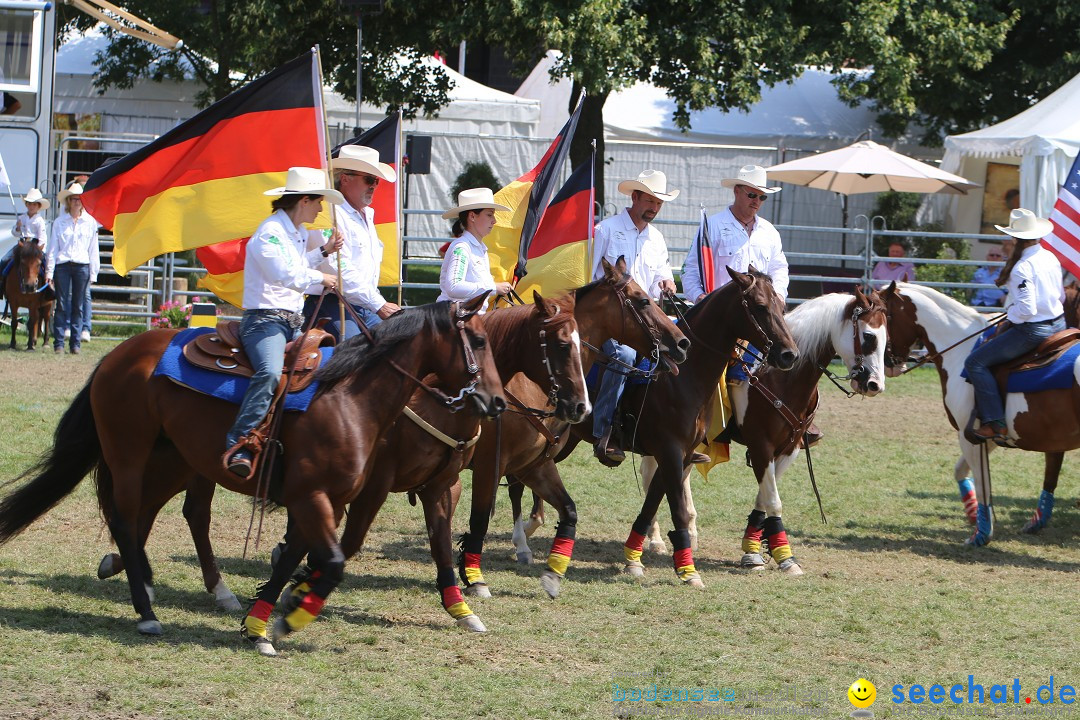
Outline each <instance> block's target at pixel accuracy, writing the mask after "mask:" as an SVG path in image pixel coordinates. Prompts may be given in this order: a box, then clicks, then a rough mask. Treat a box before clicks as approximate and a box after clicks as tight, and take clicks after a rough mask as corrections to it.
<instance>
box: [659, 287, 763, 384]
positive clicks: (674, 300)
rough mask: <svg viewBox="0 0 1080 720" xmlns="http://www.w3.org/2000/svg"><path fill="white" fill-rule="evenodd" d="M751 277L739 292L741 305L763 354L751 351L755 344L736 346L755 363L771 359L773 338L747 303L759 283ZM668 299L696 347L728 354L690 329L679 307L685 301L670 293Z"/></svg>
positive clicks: (742, 343)
mask: <svg viewBox="0 0 1080 720" xmlns="http://www.w3.org/2000/svg"><path fill="white" fill-rule="evenodd" d="M750 277H751V280H750V284H749V285H747V286H746V288H744V289H742V290H740V291H739V294H740V296H741V297H740V303H741V304H742V308H743V313H744V314H745V315H746V319H747V321H748V322H749V324H750V326H751V327H752V328H753V331H754V332H755V333H757V335H758V338H759V345H760V347H761V349H760V350H759V351H758V352H759V353H761V354H760V355H758V354H755V352H754V351H753V350H751V349H750V346H751V345H752V344H753V343H749V342H747V343H744V342H743V341H741V340H738V339H736V340H735V345H736V346H737V347H739V348H740V349H741V350H742V351H743V354H744V355H749V356H750V357H751V358H753V359H754V361H755V362H763V361H764V360H765V358H767V357H769V352H770V351H771V350H772V346H773V341H772V338H770V337H769V335H768V334H767V333H766V332H765V328H763V327H761V323H759V322H758V320H757V318H756V317H754V313H753V312H751V310H750V303H749V302H748V301H747V298H748V297H749V296H750V291H752V290H753V289H754V286H755V285H756V284H757V281H758V279H757V277H755V276H753V275H751V276H750ZM667 297H668V299H669V300H671V305H672V307H674V308H675V314H676V315H678V316H679V323H680V327H681V328H682V330H683V331H684V332H685V333H686V334H687V335H689V336H690V341H691V342H692V343H694V344H695V345H700V346H701V347H703V348H705V349H706V350H708V351H710V352H712V353H714V354H716V355H725V354H726V353H725V352H722V351H720V350H718V349H716V348H715V347H712V346H710V345H709V344H708V343H707V342H705V341H704V340H702V339H701V338H700V337H698V334H697V333H695V332H694V330H693V328H691V327H690V323H689V322H688V321H687V319H686V315H685V314H684V313H683V311H682V309H681V308H680V307H679V305H680V304H683V305H686V302H685V301H683V300H681V299H679V298H678V297H677V296H676V295H675V294H674V293H668V295H667ZM740 362H743V363H744V364H748V363H745V361H742V360H740Z"/></svg>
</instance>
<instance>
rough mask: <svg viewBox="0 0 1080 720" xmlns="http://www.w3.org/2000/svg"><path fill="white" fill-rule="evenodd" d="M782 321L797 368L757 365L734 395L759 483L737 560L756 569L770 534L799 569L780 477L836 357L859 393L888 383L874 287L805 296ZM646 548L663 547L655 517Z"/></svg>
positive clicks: (648, 464)
mask: <svg viewBox="0 0 1080 720" xmlns="http://www.w3.org/2000/svg"><path fill="white" fill-rule="evenodd" d="M785 320H786V321H787V325H788V327H789V328H790V329H791V336H792V337H793V338H794V339H795V342H796V344H797V345H798V348H799V359H798V361H797V362H796V363H795V366H794V367H793V368H792V369H791V370H789V371H787V372H785V373H780V372H777V371H776V370H775V368H771V367H769V366H767V365H766V366H763V367H759V368H758V369H757V370H756V371H755V372H754V374H753V376H752V378H753V379H752V380H751V382H750V383H748V384H747V385H749V387H747V386H743V387H742V388H740V390H739V391H736V392H733V393H732V403H733V405H734V414H735V422H736V424H737V430H736V431H735V433H734V434H733V439H735V440H737V441H738V442H740V443H742V444H743V445H746V447H747V451H748V456H749V459H750V464H751V465H752V467H753V468H754V474H755V475H756V476H757V481H758V493H757V499H756V501H755V503H754V510H753V511H752V512H751V513H750V516H749V518H748V519H747V528H746V532H745V533H744V535H743V542H742V545H743V557H742V560H741V561H740V565H742V566H743V567H746V568H751V569H761V568H763V567H764V566H765V559H764V557H763V555H762V550H761V546H762V542H761V541H762V537H765V538H766V539H767V541H768V543H769V553H770V555H771V556H772V558H773V559H774V560H776V562H777V566H778V567H779V568H780V570H781V571H783V572H784V573H787V574H789V575H801V574H802V572H803V571H802V568H801V567H800V566H799V564H798V562H797V561H796V560H795V557H794V556H793V555H792V553H791V548H790V544H789V543H788V540H787V534H786V532H785V530H784V525H783V521H782V520H781V514H782V504H781V501H780V493H779V491H778V486H779V484H780V476H781V475H783V473H784V471H785V470H786V469H787V468H788V467H789V466H790V465H791V463H792V461H793V460H794V459H795V458H796V457H797V456H798V454H799V449H800V447H801V446H802V439H803V435H804V433H805V432H806V428H808V427H809V426H810V423H811V421H812V420H813V418H814V414H815V413H816V412H817V407H818V390H817V386H818V381H819V380H820V379H821V376H822V374H823V373H824V371H825V370H824V369H825V368H826V367H827V366H828V364H829V363H830V362H831V361H832V359H833V357H834V356H836V355H837V354H839V355H840V358H841V360H842V361H843V363H844V367H845V368H847V379H848V380H849V381H850V383H851V389H852V390H853V391H854V392H856V393H858V394H860V395H865V396H867V397H872V396H874V395H877V394H878V393H880V392H882V391H883V390H884V389H885V347H886V335H885V305H884V303H883V302H882V300H881V298H880V297H879V296H878V294H877V293H876V292H870V293H868V294H865V295H864V294H863V293H862V292H861V291H860V290H858V289H856V290H855V294H854V296H852V295H849V294H846V293H832V294H829V295H822V296H821V297H817V298H814V299H812V300H808V301H806V302H805V303H803V304H802V305H800V306H799V307H797V308H796V309H795V310H792V311H791V312H789V313H788V314H787V315H785ZM777 403H779V405H777ZM655 470H656V463H655V461H653V459H652V458H645V459H644V460H643V461H642V464H641V478H642V483H643V484H644V486H645V487H646V488H648V486H649V484H650V483H651V481H652V478H653V473H654V472H655ZM690 474H691V473H690V469H689V468H687V469H686V470H685V471H684V472H683V486H684V491H685V493H686V496H687V498H688V500H689V508H690V516H691V518H692V521H691V528H690V529H691V539H692V541H693V543H694V545H696V539H697V525H696V517H697V512H696V510H695V509H694V507H693V499H692V498H691V495H690ZM649 547H650V549H652V550H658V551H660V552H665V551H666V547H665V545H664V541H663V539H662V536H661V535H660V527H659V524H658V523H656V521H655V520H654V521H653V525H652V528H651V529H650V531H649Z"/></svg>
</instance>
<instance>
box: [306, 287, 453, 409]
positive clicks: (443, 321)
mask: <svg viewBox="0 0 1080 720" xmlns="http://www.w3.org/2000/svg"><path fill="white" fill-rule="evenodd" d="M450 327H451V325H450V303H449V302H447V301H443V302H437V303H431V304H428V305H420V306H418V307H414V308H407V309H405V310H402V311H401V312H399V313H395V314H394V315H391V316H390V317H389V318H387V319H386V320H383V321H382V322H381V323H379V324H378V325H376V326H375V328H374V329H373V330H372V331H371V334H372V336H373V337H374V343H372V342H371V341H370V340H368V339H367V336H366V335H363V334H360V335H356V336H354V337H351V338H349V339H348V340H346V341H345V342H343V343H341V344H340V345H338V346H337V348H335V350H334V355H333V357H331V358H330V362H328V363H326V366H325V367H322V368H320V369H319V370H318V371H317V372H316V374H315V379H316V380H318V381H319V383H320V387H319V394H320V395H321V394H322V393H324V392H326V391H328V390H330V389H331V388H333V387H334V386H335V385H336V384H337V383H339V382H340V381H342V380H344V379H347V378H350V377H353V376H355V375H357V374H360V373H363V372H364V371H366V370H368V369H369V368H371V367H372V366H373V365H375V364H376V363H378V362H379V361H381V360H382V359H383V358H385V357H386V356H387V355H388V354H390V352H392V351H393V350H394V349H395V348H396V347H397V346H398V345H400V344H401V343H402V342H405V341H407V340H411V339H413V338H414V337H416V336H417V335H419V334H420V333H422V332H424V331H425V330H430V331H434V332H436V333H445V332H449V331H450Z"/></svg>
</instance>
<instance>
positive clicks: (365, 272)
mask: <svg viewBox="0 0 1080 720" xmlns="http://www.w3.org/2000/svg"><path fill="white" fill-rule="evenodd" d="M332 168H333V172H334V187H335V188H336V189H337V190H339V191H340V192H341V194H342V195H344V196H345V202H343V203H342V204H341V208H340V209H339V210H338V212H337V225H338V228H340V230H341V234H342V235H344V236H345V244H344V245H342V247H341V251H340V255H341V293H342V294H343V295H344V296H345V299H346V300H348V301H349V304H350V305H352V308H353V310H355V311H356V314H357V315H358V316H359V317H360V319H361V320H362V321H363V322H364V324H365V325H367V326H368V327H369V328H371V327H374V326H376V325H378V324H379V323H381V322H382V321H383V320H385V319H386V318H388V317H390V316H391V315H393V314H394V313H396V312H397V311H398V310H401V308H400V307H398V306H397V305H396V304H395V303H392V302H387V301H386V300H385V299H384V298H383V296H382V294H380V293H379V270H380V268H381V267H382V257H383V243H382V240H380V239H379V236H378V234H376V232H375V211H374V210H373V209H372V207H371V201H372V199H373V198H374V196H375V188H377V187H379V183H380V182H382V181H385V182H391V183H392V182H397V173H396V172H394V168H392V167H390V166H389V165H387V164H386V163H382V162H379V151H378V150H374V149H372V148H369V147H364V146H362V145H346V146H344V147H342V148H341V150H340V152H339V154H338V156H337V157H336V158H334V160H333V162H332ZM318 269H319V270H321V271H323V272H326V273H330V274H335V273H337V256H336V255H331V256H330V257H328V258H326V259H325V260H323V261H322V263H321V264H320V265H319V268H318ZM321 291H322V289H321V282H319V283H315V284H313V285H312V286H311V287H309V288H308V299H307V302H306V303H305V304H304V315H305V316H307V317H310V316H311V314H312V313H313V312H314V311H315V305H316V304H317V302H318V298H317V297H315V296H316V295H318V294H319V293H320V292H321ZM319 317H324V318H327V319H329V321H330V322H329V323H327V325H326V330H327V331H328V332H330V333H331V334H333V335H334V336H335V337H336V338H337V339H338V340H341V339H348V338H351V337H352V336H353V335H356V334H358V333H359V332H360V327H359V326H358V325H357V324H356V321H355V320H353V318H352V315H351V314H347V315H346V316H345V332H344V335H343V334H342V333H341V329H340V328H339V327H338V324H339V322H340V320H341V310H340V308H338V297H337V295H327V296H326V297H324V298H323V301H322V305H320V307H319Z"/></svg>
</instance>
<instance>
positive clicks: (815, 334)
mask: <svg viewBox="0 0 1080 720" xmlns="http://www.w3.org/2000/svg"><path fill="white" fill-rule="evenodd" d="M854 299H855V296H853V295H848V294H847V293H829V294H828V295H821V296H819V297H816V298H813V299H812V300H807V301H806V302H804V303H802V304H801V305H799V306H798V307H796V308H795V309H794V310H792V311H791V312H789V313H788V314H787V315H785V316H784V320H785V321H786V322H787V325H788V328H789V329H790V330H791V337H793V338H794V339H795V344H796V345H797V346H798V347H799V359H798V360H797V361H796V362H795V367H799V366H800V365H804V364H806V363H814V362H817V360H818V356H819V355H821V353H822V351H823V350H824V349H825V347H826V346H828V345H831V344H832V332H833V329H834V328H835V327H836V326H837V325H840V324H842V323H843V322H844V321H845V320H847V317H848V306H849V305H851V302H852V301H853V300H854ZM793 369H794V368H793Z"/></svg>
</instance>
